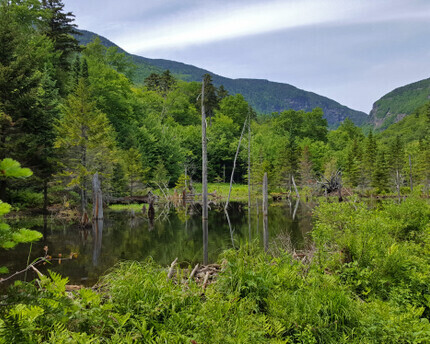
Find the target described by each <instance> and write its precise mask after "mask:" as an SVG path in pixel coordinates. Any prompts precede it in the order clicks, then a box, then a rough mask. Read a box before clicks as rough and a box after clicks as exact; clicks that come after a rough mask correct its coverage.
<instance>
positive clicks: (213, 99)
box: [199, 74, 219, 126]
mask: <svg viewBox="0 0 430 344" xmlns="http://www.w3.org/2000/svg"><path fill="white" fill-rule="evenodd" d="M203 82H204V84H205V99H204V102H205V110H206V116H207V117H209V126H211V125H212V116H213V115H214V113H215V110H216V109H218V102H219V100H218V96H217V89H216V87H215V86H214V84H213V83H212V76H211V75H210V74H205V75H203ZM200 103H201V102H200ZM199 106H201V105H199ZM199 112H201V110H200V111H199Z"/></svg>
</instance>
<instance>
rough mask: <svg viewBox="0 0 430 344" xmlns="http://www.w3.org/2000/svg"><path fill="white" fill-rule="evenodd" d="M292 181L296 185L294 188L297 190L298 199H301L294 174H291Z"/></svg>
mask: <svg viewBox="0 0 430 344" xmlns="http://www.w3.org/2000/svg"><path fill="white" fill-rule="evenodd" d="M291 181H292V183H293V186H294V190H295V191H296V196H297V198H298V199H300V194H299V190H297V185H296V181H295V180H294V175H293V174H292V175H291Z"/></svg>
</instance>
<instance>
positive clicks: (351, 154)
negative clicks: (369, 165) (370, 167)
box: [345, 139, 362, 187]
mask: <svg viewBox="0 0 430 344" xmlns="http://www.w3.org/2000/svg"><path fill="white" fill-rule="evenodd" d="M361 173H362V171H361V149H360V146H359V144H358V141H357V140H356V139H354V140H353V141H352V145H351V147H350V148H349V150H348V155H347V160H346V165H345V174H346V179H347V181H348V183H349V184H350V185H351V186H352V187H356V186H358V185H359V184H360V181H361Z"/></svg>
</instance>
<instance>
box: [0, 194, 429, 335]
mask: <svg viewBox="0 0 430 344" xmlns="http://www.w3.org/2000/svg"><path fill="white" fill-rule="evenodd" d="M315 215H316V223H315V230H314V232H313V234H312V235H313V239H314V242H315V250H314V252H313V259H312V261H311V263H310V264H304V263H302V262H300V261H297V260H295V259H293V255H291V254H289V253H285V252H278V253H277V254H275V255H269V254H265V253H262V252H261V251H260V250H259V249H258V248H256V247H242V248H241V249H239V250H238V251H235V250H229V251H226V252H225V253H224V254H223V257H222V265H223V266H224V268H223V269H222V271H221V272H220V273H219V275H218V277H217V279H216V281H215V283H212V284H209V285H208V286H207V287H206V288H205V289H203V287H202V286H201V285H198V284H196V283H194V282H193V281H189V282H186V283H185V282H184V281H183V282H182V283H178V282H177V281H181V280H182V278H181V277H183V279H184V280H186V279H187V276H186V275H185V270H181V269H180V268H178V270H177V271H176V277H175V278H174V279H168V278H167V270H166V269H163V268H162V267H160V266H158V265H157V264H155V263H154V262H153V261H151V260H148V261H146V262H142V263H138V262H123V263H121V264H119V265H118V266H116V267H115V268H114V269H113V270H112V271H111V272H110V273H109V274H108V275H107V276H105V277H103V278H102V279H101V281H100V284H99V285H100V286H101V287H99V288H98V289H94V290H92V289H81V290H79V291H76V292H73V293H68V292H66V291H65V285H66V283H67V279H63V278H61V277H60V276H58V275H56V274H55V273H51V275H50V277H46V276H40V279H39V280H37V281H35V282H33V283H27V284H24V283H17V284H15V286H14V287H12V290H11V291H10V293H9V296H8V297H7V298H6V299H5V300H4V301H3V303H4V304H5V305H4V306H3V307H2V308H1V312H2V315H1V319H2V320H0V334H1V339H0V343H10V342H13V343H139V342H140V343H146V342H148V343H151V342H152V343H425V342H428V341H429V340H430V324H429V316H430V303H429V300H430V295H429V294H430V293H429V288H428V286H429V285H430V276H429V274H428V271H429V270H430V259H429V254H428V253H429V249H430V207H429V204H428V203H427V202H426V201H425V200H422V199H419V198H410V199H407V200H406V201H404V202H403V203H401V204H386V205H384V206H381V207H380V208H377V209H369V208H368V206H367V205H366V204H364V203H352V202H351V203H323V204H321V205H320V207H319V208H318V209H317V210H316V214H315Z"/></svg>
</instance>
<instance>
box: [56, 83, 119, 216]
mask: <svg viewBox="0 0 430 344" xmlns="http://www.w3.org/2000/svg"><path fill="white" fill-rule="evenodd" d="M57 133H58V135H57V141H56V143H55V146H56V147H57V148H59V149H60V150H61V151H62V152H63V153H64V154H63V159H62V161H61V164H62V167H63V171H62V176H65V177H67V178H68V179H69V184H68V185H69V186H71V187H73V186H77V187H78V188H79V191H80V195H81V205H82V212H83V213H85V211H86V205H87V198H88V196H87V188H88V180H89V176H90V175H92V174H94V173H95V172H98V173H99V174H100V175H101V176H102V177H104V180H105V185H106V178H108V177H110V175H111V173H112V164H113V162H114V161H115V145H116V143H115V136H114V130H113V128H112V126H111V125H110V123H109V121H108V119H107V116H106V115H105V114H104V113H102V112H100V111H99V110H98V109H97V108H96V106H95V103H94V102H93V101H92V100H91V98H90V95H89V91H88V87H87V85H86V83H85V80H84V79H83V78H81V79H80V80H79V83H78V85H77V87H76V90H75V92H74V93H72V94H71V95H69V97H68V98H67V102H66V105H65V106H64V110H63V117H62V118H61V120H60V122H59V124H58V126H57Z"/></svg>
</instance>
